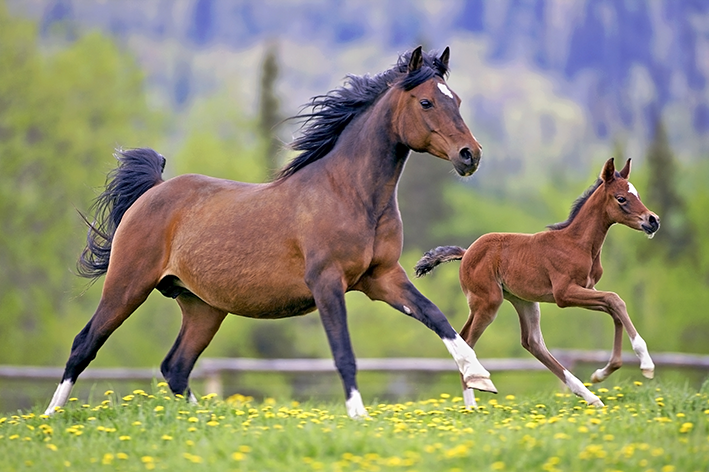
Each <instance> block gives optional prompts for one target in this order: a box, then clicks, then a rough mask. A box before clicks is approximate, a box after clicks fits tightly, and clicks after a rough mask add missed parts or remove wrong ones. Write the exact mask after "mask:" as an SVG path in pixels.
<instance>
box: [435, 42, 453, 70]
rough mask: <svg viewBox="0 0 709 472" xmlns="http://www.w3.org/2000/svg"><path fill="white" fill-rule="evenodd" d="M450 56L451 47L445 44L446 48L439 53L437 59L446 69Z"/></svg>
mask: <svg viewBox="0 0 709 472" xmlns="http://www.w3.org/2000/svg"><path fill="white" fill-rule="evenodd" d="M450 58H451V48H449V47H448V46H446V48H445V49H444V50H443V53H442V54H441V57H439V58H438V60H439V61H441V64H443V65H444V66H445V68H446V70H447V69H448V61H449V60H450Z"/></svg>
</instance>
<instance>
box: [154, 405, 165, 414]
mask: <svg viewBox="0 0 709 472" xmlns="http://www.w3.org/2000/svg"><path fill="white" fill-rule="evenodd" d="M164 409H165V407H164V406H162V405H158V406H156V407H155V408H153V411H154V412H156V413H157V412H159V411H163V410H164Z"/></svg>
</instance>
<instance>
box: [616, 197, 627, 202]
mask: <svg viewBox="0 0 709 472" xmlns="http://www.w3.org/2000/svg"><path fill="white" fill-rule="evenodd" d="M615 198H616V200H618V203H625V202H626V200H625V197H615Z"/></svg>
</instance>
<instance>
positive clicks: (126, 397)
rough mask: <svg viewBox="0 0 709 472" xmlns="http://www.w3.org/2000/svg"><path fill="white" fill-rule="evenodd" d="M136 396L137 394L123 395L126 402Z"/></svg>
mask: <svg viewBox="0 0 709 472" xmlns="http://www.w3.org/2000/svg"><path fill="white" fill-rule="evenodd" d="M134 398H135V395H126V396H125V397H123V401H124V402H129V401H131V400H132V399H134Z"/></svg>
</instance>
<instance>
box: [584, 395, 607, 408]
mask: <svg viewBox="0 0 709 472" xmlns="http://www.w3.org/2000/svg"><path fill="white" fill-rule="evenodd" d="M588 404H589V405H591V406H595V407H596V408H603V407H604V406H605V405H604V404H603V402H602V401H601V399H600V398H598V397H596V399H595V400H591V401H590V402H588Z"/></svg>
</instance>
